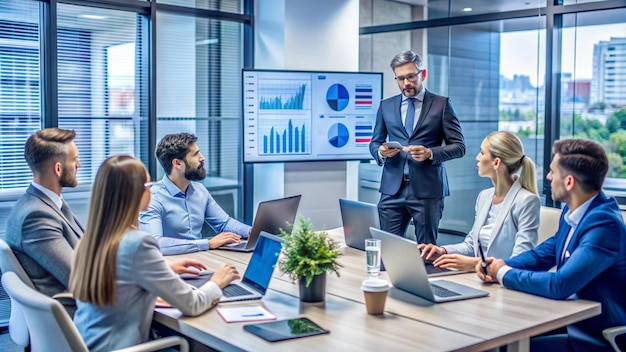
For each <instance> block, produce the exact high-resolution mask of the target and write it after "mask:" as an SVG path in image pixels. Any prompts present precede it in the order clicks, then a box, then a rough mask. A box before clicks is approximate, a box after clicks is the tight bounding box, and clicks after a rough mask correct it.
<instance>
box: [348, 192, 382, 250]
mask: <svg viewBox="0 0 626 352" xmlns="http://www.w3.org/2000/svg"><path fill="white" fill-rule="evenodd" d="M339 208H340V210H341V221H342V223H343V235H344V236H345V239H346V245H347V246H348V247H352V248H355V249H359V250H362V251H364V250H365V240H366V239H368V238H372V235H371V234H370V227H373V228H376V229H378V228H380V223H379V219H378V208H377V207H376V204H372V203H364V202H357V201H354V200H348V199H343V198H340V199H339Z"/></svg>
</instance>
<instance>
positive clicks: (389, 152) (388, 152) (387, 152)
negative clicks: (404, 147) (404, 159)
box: [378, 144, 400, 158]
mask: <svg viewBox="0 0 626 352" xmlns="http://www.w3.org/2000/svg"><path fill="white" fill-rule="evenodd" d="M378 152H379V153H380V155H382V156H383V157H385V158H391V157H392V156H395V155H396V154H398V153H400V148H387V146H386V145H384V144H381V145H380V147H378Z"/></svg>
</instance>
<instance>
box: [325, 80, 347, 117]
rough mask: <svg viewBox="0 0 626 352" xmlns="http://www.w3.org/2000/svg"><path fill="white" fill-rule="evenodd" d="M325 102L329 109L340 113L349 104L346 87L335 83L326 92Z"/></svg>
mask: <svg viewBox="0 0 626 352" xmlns="http://www.w3.org/2000/svg"><path fill="white" fill-rule="evenodd" d="M326 102H327V103H328V106H330V108H331V109H333V110H335V111H341V110H343V109H345V108H346V106H348V103H349V102H350V94H349V93H348V90H347V89H346V87H344V86H343V85H341V84H339V83H335V84H333V85H332V86H330V88H328V91H326Z"/></svg>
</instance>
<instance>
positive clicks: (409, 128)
mask: <svg viewBox="0 0 626 352" xmlns="http://www.w3.org/2000/svg"><path fill="white" fill-rule="evenodd" d="M407 104H409V106H408V107H407V109H406V117H405V119H404V129H406V133H408V134H409V137H411V135H412V134H413V123H414V122H415V98H408V99H407ZM410 157H411V154H408V153H407V155H406V159H405V160H404V174H405V175H406V176H408V175H409V160H408V159H409V158H410Z"/></svg>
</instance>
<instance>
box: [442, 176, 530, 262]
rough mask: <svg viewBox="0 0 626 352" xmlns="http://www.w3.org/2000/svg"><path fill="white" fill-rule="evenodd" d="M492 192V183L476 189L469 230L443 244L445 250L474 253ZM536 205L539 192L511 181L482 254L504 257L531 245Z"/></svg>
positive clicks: (526, 248)
mask: <svg viewBox="0 0 626 352" xmlns="http://www.w3.org/2000/svg"><path fill="white" fill-rule="evenodd" d="M494 192H495V188H493V187H492V188H489V189H486V190H483V191H482V192H480V194H479V195H478V198H477V199H476V216H475V218H474V225H473V226H472V230H471V231H470V232H469V234H467V236H466V237H465V241H463V242H462V243H458V244H453V245H447V246H443V247H444V248H445V249H446V251H448V253H450V254H453V253H457V254H463V255H467V256H470V257H477V256H478V245H477V239H478V234H479V233H480V229H481V228H482V227H483V225H484V224H485V221H487V216H488V214H489V208H490V207H491V201H492V199H493V194H494ZM540 208H541V200H540V199H539V196H538V195H536V194H534V193H532V192H530V191H528V190H527V189H525V188H522V186H521V184H520V183H519V181H515V183H514V184H513V186H511V189H509V192H508V193H507V194H506V196H505V197H504V201H503V202H502V208H501V209H500V213H499V214H498V217H497V218H496V221H495V223H494V224H493V230H492V232H491V238H490V240H489V244H488V245H487V252H486V253H485V256H487V257H495V258H503V259H507V258H511V257H514V256H516V255H518V254H520V253H522V252H525V251H527V250H530V249H533V248H535V246H536V245H537V229H538V228H539V210H540Z"/></svg>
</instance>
